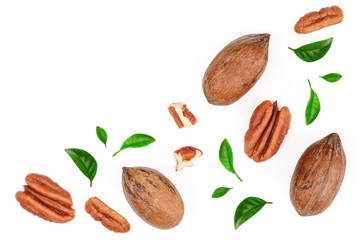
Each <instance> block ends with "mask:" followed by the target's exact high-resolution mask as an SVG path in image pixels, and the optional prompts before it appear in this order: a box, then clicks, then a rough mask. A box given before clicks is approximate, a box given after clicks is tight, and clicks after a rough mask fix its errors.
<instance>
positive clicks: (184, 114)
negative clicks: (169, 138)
mask: <svg viewBox="0 0 360 240" xmlns="http://www.w3.org/2000/svg"><path fill="white" fill-rule="evenodd" d="M168 110H169V112H170V114H171V116H172V117H173V118H174V120H175V123H176V125H177V126H178V127H179V128H183V127H192V126H194V125H195V124H196V123H197V119H196V117H195V116H194V114H192V112H190V111H189V109H188V108H187V107H186V104H185V103H182V102H178V103H172V104H170V106H169V107H168Z"/></svg>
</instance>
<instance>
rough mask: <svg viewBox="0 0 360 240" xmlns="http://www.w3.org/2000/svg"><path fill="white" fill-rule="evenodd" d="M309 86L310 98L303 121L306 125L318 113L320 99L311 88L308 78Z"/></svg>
mask: <svg viewBox="0 0 360 240" xmlns="http://www.w3.org/2000/svg"><path fill="white" fill-rule="evenodd" d="M308 82H309V86H310V98H309V101H308V103H307V106H306V110H305V122H306V125H309V124H311V123H312V122H313V121H314V120H315V119H316V118H317V116H318V115H319V113H320V109H321V106H320V100H319V97H318V95H317V94H316V92H315V91H314V90H313V89H312V87H311V83H310V80H308Z"/></svg>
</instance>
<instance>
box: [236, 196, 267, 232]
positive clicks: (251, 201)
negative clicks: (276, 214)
mask: <svg viewBox="0 0 360 240" xmlns="http://www.w3.org/2000/svg"><path fill="white" fill-rule="evenodd" d="M265 204H272V202H266V201H265V200H263V199H261V198H258V197H248V198H245V199H244V200H243V201H242V202H241V203H240V204H239V205H238V207H237V208H236V211H235V216H234V226H235V229H238V228H239V227H240V225H241V224H243V223H244V222H246V221H247V220H249V219H250V218H251V217H252V216H254V215H255V214H256V213H257V212H258V211H260V210H261V208H262V207H264V206H265Z"/></svg>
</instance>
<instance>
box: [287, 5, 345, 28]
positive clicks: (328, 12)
mask: <svg viewBox="0 0 360 240" xmlns="http://www.w3.org/2000/svg"><path fill="white" fill-rule="evenodd" d="M343 18H344V14H343V12H342V10H341V8H339V7H338V6H332V7H326V8H322V9H320V11H319V12H315V11H314V12H310V13H307V14H305V15H304V16H303V17H301V18H300V19H299V21H298V22H297V23H296V24H295V27H294V30H295V32H297V33H311V32H314V31H317V30H320V29H322V28H324V27H328V26H331V25H335V24H338V23H341V22H342V20H343Z"/></svg>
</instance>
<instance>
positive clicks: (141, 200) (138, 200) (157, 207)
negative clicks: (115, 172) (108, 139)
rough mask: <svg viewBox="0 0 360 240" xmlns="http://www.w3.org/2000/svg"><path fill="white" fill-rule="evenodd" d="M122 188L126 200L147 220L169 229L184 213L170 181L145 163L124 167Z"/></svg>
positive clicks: (158, 226)
mask: <svg viewBox="0 0 360 240" xmlns="http://www.w3.org/2000/svg"><path fill="white" fill-rule="evenodd" d="M122 185H123V191H124V194H125V197H126V200H127V201H128V203H129V204H130V206H131V207H132V209H133V210H134V211H135V212H136V214H137V215H138V216H139V217H140V218H142V219H143V220H144V221H145V222H147V223H148V224H150V225H152V226H154V227H156V228H160V229H169V228H173V227H175V226H177V225H178V224H179V223H180V222H181V220H182V218H183V216H184V203H183V200H182V198H181V196H180V194H179V192H178V190H177V189H176V187H175V186H174V185H173V184H172V183H171V181H170V180H169V179H168V178H166V177H165V176H164V175H163V174H161V173H160V172H158V171H156V170H154V169H151V168H147V167H133V168H127V167H124V168H123V177H122Z"/></svg>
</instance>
